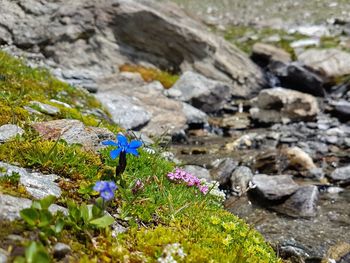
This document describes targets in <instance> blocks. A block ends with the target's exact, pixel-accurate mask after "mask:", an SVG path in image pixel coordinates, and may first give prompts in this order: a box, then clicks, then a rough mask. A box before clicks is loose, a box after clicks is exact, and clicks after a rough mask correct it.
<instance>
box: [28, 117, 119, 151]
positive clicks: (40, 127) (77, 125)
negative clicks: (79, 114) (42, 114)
mask: <svg viewBox="0 0 350 263" xmlns="http://www.w3.org/2000/svg"><path fill="white" fill-rule="evenodd" d="M32 126H33V127H34V129H35V130H36V131H38V132H39V134H40V135H41V136H43V137H44V138H46V139H51V140H57V139H63V140H65V141H66V142H67V143H68V144H73V143H79V144H81V145H83V147H84V148H85V149H87V150H95V151H97V150H98V149H100V148H101V147H102V145H101V142H102V141H104V140H108V139H114V138H115V136H114V134H113V133H112V132H110V131H109V130H108V129H106V128H99V127H90V126H85V125H84V124H83V123H82V122H81V121H78V120H68V119H61V120H54V121H48V122H38V123H34V124H33V125H32Z"/></svg>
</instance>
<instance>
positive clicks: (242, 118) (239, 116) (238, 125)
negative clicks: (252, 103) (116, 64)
mask: <svg viewBox="0 0 350 263" xmlns="http://www.w3.org/2000/svg"><path fill="white" fill-rule="evenodd" d="M219 126H220V127H221V128H224V129H227V130H230V129H234V130H245V129H248V128H249V126H250V116H249V114H248V113H246V112H242V113H240V112H237V113H235V114H234V115H232V116H226V115H224V116H223V117H222V118H220V122H219Z"/></svg>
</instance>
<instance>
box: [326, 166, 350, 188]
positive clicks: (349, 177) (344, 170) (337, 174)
mask: <svg viewBox="0 0 350 263" xmlns="http://www.w3.org/2000/svg"><path fill="white" fill-rule="evenodd" d="M329 178H330V179H331V180H332V181H334V182H336V183H339V184H348V183H350V166H344V167H340V168H337V169H335V170H334V171H333V172H332V173H331V174H330V175H329Z"/></svg>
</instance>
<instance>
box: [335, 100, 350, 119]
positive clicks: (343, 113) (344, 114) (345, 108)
mask: <svg viewBox="0 0 350 263" xmlns="http://www.w3.org/2000/svg"><path fill="white" fill-rule="evenodd" d="M331 105H332V106H333V107H334V110H333V114H334V116H335V117H337V118H339V119H340V120H343V121H349V120H350V102H348V101H346V100H339V101H336V102H333V103H332V104H331Z"/></svg>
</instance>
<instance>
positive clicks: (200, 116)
mask: <svg viewBox="0 0 350 263" xmlns="http://www.w3.org/2000/svg"><path fill="white" fill-rule="evenodd" d="M182 105H183V112H184V114H185V116H186V123H187V124H188V125H189V126H190V127H203V126H205V125H207V124H208V115H207V114H206V113H205V112H203V111H201V110H199V109H197V108H195V107H193V106H191V105H190V104H187V103H185V102H184V103H183V104H182Z"/></svg>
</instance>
